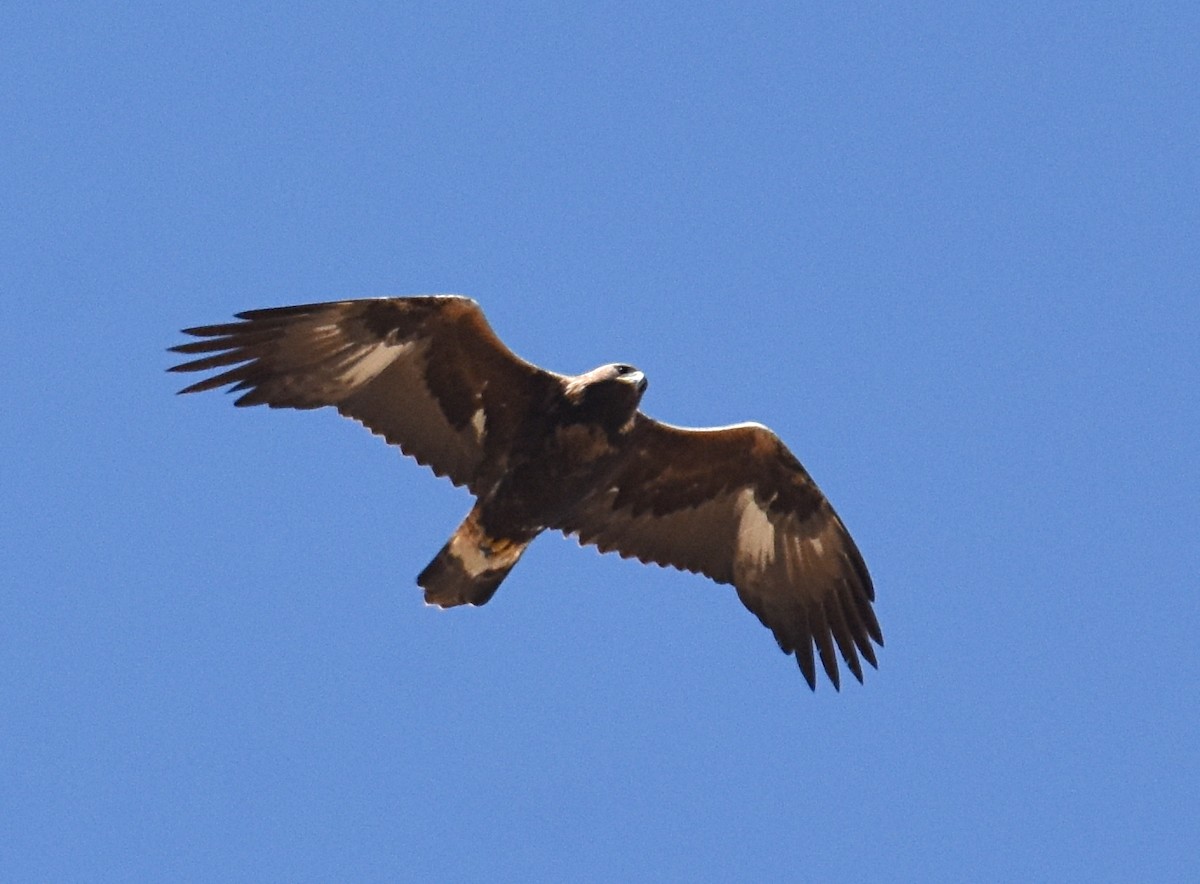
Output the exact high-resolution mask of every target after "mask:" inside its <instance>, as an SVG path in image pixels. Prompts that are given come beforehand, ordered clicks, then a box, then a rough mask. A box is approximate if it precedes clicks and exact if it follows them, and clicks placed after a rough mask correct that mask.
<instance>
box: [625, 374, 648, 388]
mask: <svg viewBox="0 0 1200 884" xmlns="http://www.w3.org/2000/svg"><path fill="white" fill-rule="evenodd" d="M621 380H623V381H624V382H625V383H627V384H633V385H634V386H635V387H637V391H638V392H639V393H645V392H646V387H648V386H649V385H650V382H649V381H648V380H646V375H645V373H644V372H640V371H631V372H630V373H629V374H626V375H622V376H621Z"/></svg>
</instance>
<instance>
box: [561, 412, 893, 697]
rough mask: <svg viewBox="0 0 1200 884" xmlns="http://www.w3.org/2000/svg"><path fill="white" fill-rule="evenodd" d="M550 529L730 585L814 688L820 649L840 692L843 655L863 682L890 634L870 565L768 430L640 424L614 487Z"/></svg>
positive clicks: (642, 420) (643, 421) (639, 421)
mask: <svg viewBox="0 0 1200 884" xmlns="http://www.w3.org/2000/svg"><path fill="white" fill-rule="evenodd" d="M553 527H555V528H558V529H559V530H562V531H563V532H564V533H567V534H575V535H578V537H579V540H580V542H581V543H590V544H595V545H596V546H597V547H599V548H600V550H601V551H603V552H608V551H615V552H617V553H619V554H620V555H622V556H624V557H636V558H638V559H640V560H641V561H643V562H654V563H657V564H659V565H670V566H673V567H676V568H680V569H683V570H688V571H696V572H699V573H701V574H705V575H707V576H709V577H711V578H712V579H713V580H716V581H717V582H718V583H732V584H733V585H734V587H735V588H736V589H737V593H738V596H739V597H740V598H741V600H742V602H743V603H744V604H745V605H746V607H747V608H749V609H750V610H751V611H752V612H754V614H756V615H757V616H758V618H759V620H761V621H762V623H763V625H765V626H766V627H767V628H768V629H770V630H771V631H772V632H773V633H774V635H775V639H776V641H778V642H779V646H780V647H781V648H782V649H783V650H784V652H785V653H789V654H793V653H794V654H795V655H796V662H797V663H798V664H799V666H800V669H801V671H802V672H803V673H804V677H805V679H806V680H807V681H808V684H809V686H810V687H815V685H816V667H815V664H814V658H813V646H814V644H815V645H816V649H817V652H818V654H819V656H820V658H821V663H822V664H823V666H824V668H825V672H826V673H827V674H828V676H829V679H830V681H831V682H833V685H834V687H838V686H839V684H840V681H839V675H838V665H837V659H836V654H835V650H834V646H835V643H836V647H837V650H838V651H840V652H841V657H842V659H843V660H845V662H846V665H847V666H848V667H849V668H850V671H851V672H853V673H854V676H855V677H856V678H857V679H858V680H859V681H862V666H861V664H860V663H859V655H860V654H861V655H862V657H863V658H865V659H866V660H867V662H868V663H870V664H871V665H872V666H875V665H876V660H875V650H874V648H873V647H872V645H871V642H872V641H874V642H875V643H876V644H879V645H882V644H883V636H882V633H881V632H880V629H879V624H878V622H877V621H876V619H875V613H874V611H873V610H872V608H871V602H872V601H874V598H875V592H874V589H873V587H872V584H871V577H870V575H869V574H868V573H867V568H866V565H865V564H864V563H863V560H862V556H861V555H860V554H859V552H858V549H857V547H855V545H854V541H853V540H851V538H850V535H849V533H848V532H847V531H846V528H845V526H844V525H843V524H842V521H841V519H839V518H838V516H837V514H836V513H835V512H834V511H833V508H832V507H831V506H830V505H829V501H828V500H826V499H825V496H824V495H823V494H822V493H821V491H820V489H818V488H817V486H816V484H815V483H814V482H813V480H812V479H811V478H810V477H809V475H808V473H807V472H806V471H805V469H804V467H802V466H801V465H800V463H799V461H797V460H796V458H795V457H794V456H793V455H792V453H791V452H790V451H788V449H787V448H786V447H785V446H784V444H783V443H782V442H781V441H780V440H779V437H777V436H776V435H775V434H774V433H772V432H771V431H770V430H769V429H767V428H766V427H764V426H761V425H759V424H739V425H736V426H731V427H719V428H714V429H707V430H695V429H685V428H682V427H673V426H670V425H669V424H663V423H660V422H658V421H655V420H652V419H650V418H647V417H645V416H644V415H641V414H639V415H638V419H637V424H636V425H635V426H634V427H633V429H632V430H630V437H629V446H628V449H627V455H626V459H625V461H624V462H623V463H622V465H621V467H620V469H619V470H618V472H617V475H616V477H615V479H614V480H613V481H611V482H609V483H607V487H605V488H602V489H598V490H597V491H596V492H595V493H593V494H592V495H590V496H589V497H587V498H586V499H585V500H584V501H583V502H582V503H581V504H580V505H579V506H578V507H577V508H576V509H575V510H574V511H573V512H572V513H570V514H569V515H568V516H567V517H566V518H564V519H563V520H562V522H561V524H557V525H554V526H553Z"/></svg>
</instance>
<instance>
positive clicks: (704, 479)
mask: <svg viewBox="0 0 1200 884" xmlns="http://www.w3.org/2000/svg"><path fill="white" fill-rule="evenodd" d="M237 319H238V320H239V321H237V322H233V323H227V324H223V325H212V326H202V327H197V328H191V329H186V330H185V333H186V334H189V335H191V336H193V337H194V338H196V340H193V341H190V342H188V343H185V344H180V345H178V346H176V347H173V348H172V350H173V351H174V352H178V353H183V354H186V355H188V356H189V357H191V359H190V361H187V362H184V363H183V364H180V365H176V366H174V367H172V368H171V369H170V370H171V371H214V370H215V371H216V373H215V374H213V375H211V376H209V377H206V378H204V379H202V380H200V381H198V382H197V383H194V384H192V385H191V386H188V387H186V388H185V389H184V390H182V391H180V392H183V393H192V392H199V391H202V390H209V389H215V388H219V387H226V386H227V387H229V388H230V390H231V391H233V392H237V393H240V394H241V395H240V396H239V398H238V399H237V401H236V404H237V405H239V406H249V405H268V406H270V407H273V408H299V409H311V408H319V407H323V406H333V407H334V408H336V409H337V410H338V411H339V412H341V413H342V414H343V415H345V416H347V417H350V418H352V419H354V420H356V421H358V422H359V423H362V424H363V425H364V426H366V427H367V428H368V429H369V430H371V431H372V432H373V433H376V434H377V435H380V436H382V437H383V438H384V439H385V440H386V441H387V442H389V443H391V444H394V445H396V446H398V447H399V448H400V449H401V450H402V451H403V452H404V453H406V454H408V455H410V456H412V457H413V458H415V459H416V460H417V461H418V462H419V463H422V464H424V465H426V466H428V467H430V468H431V469H432V470H433V471H434V472H435V473H436V474H438V475H440V476H444V477H446V478H449V479H450V480H451V481H452V482H453V483H454V484H456V485H465V486H466V487H467V488H468V490H469V491H470V492H471V493H472V495H473V496H474V498H475V503H474V506H473V507H472V509H471V511H470V512H469V513H468V514H467V516H466V518H465V519H464V521H463V522H462V524H461V525H460V526H459V527H458V529H457V530H456V531H455V532H454V534H453V535H451V537H450V539H449V540H448V541H447V543H446V544H445V546H443V547H442V549H441V550H440V551H439V552H438V554H437V555H436V556H435V557H434V559H433V560H432V561H431V562H430V563H429V565H428V566H427V567H426V568H425V569H424V570H423V571H422V572H421V573H420V575H419V576H418V578H417V583H418V584H419V585H420V586H421V587H422V588H423V589H424V591H425V598H426V601H427V602H429V603H431V604H435V605H439V606H442V607H450V606H454V605H462V604H472V605H482V604H484V603H486V602H487V601H488V600H489V599H490V598H491V597H492V595H493V594H494V593H495V592H496V590H497V588H498V587H499V586H500V584H501V583H502V582H503V580H504V578H505V577H506V576H507V575H508V573H509V572H510V571H511V570H512V568H513V567H514V566H515V565H516V563H517V562H518V561H519V559H520V557H521V555H522V554H523V553H524V551H525V550H526V549H527V548H528V546H529V544H530V543H532V542H533V540H534V539H535V538H536V537H537V536H538V535H539V534H540V533H542V532H544V531H547V530H557V531H561V532H563V533H564V534H567V535H571V536H575V537H577V538H578V539H579V541H580V542H581V543H584V544H593V545H595V546H597V547H598V548H599V549H600V550H601V551H604V552H607V551H615V552H617V553H618V554H620V555H621V556H623V557H633V558H637V559H639V560H641V561H643V562H648V563H651V562H652V563H656V564H659V565H664V566H673V567H676V568H679V569H681V570H687V571H694V572H697V573H701V574H704V575H706V576H708V577H710V578H712V579H713V580H715V581H716V582H718V583H727V584H732V585H733V586H734V587H735V589H736V590H737V593H738V596H739V597H740V598H741V600H742V602H743V603H744V604H745V605H746V607H747V608H749V609H750V610H751V611H752V612H753V613H754V614H755V615H756V616H757V617H758V618H759V620H760V621H762V623H763V624H764V625H766V626H767V627H768V628H769V629H770V630H771V631H772V632H773V634H774V635H775V638H776V641H777V642H778V644H779V646H780V647H781V648H782V649H783V650H784V652H786V653H789V654H795V657H796V661H797V663H798V664H799V667H800V669H801V671H802V673H803V674H804V677H805V679H806V681H807V682H808V684H809V685H810V687H815V684H816V664H815V660H816V659H819V660H820V662H821V665H822V667H823V668H824V670H825V672H826V674H827V676H828V677H829V679H830V681H831V682H832V683H833V685H834V686H835V687H838V686H839V685H840V678H839V670H838V662H837V660H838V657H839V656H840V657H841V659H842V661H843V662H844V663H845V664H846V665H847V666H848V668H849V669H850V671H851V672H852V673H853V674H854V675H855V677H856V678H857V679H858V680H859V681H861V680H862V666H861V662H860V658H861V659H865V660H866V661H867V662H868V663H870V664H871V665H872V666H874V665H876V658H875V650H874V647H873V644H872V643H874V644H875V645H882V644H883V637H882V633H881V632H880V629H879V625H878V622H877V621H876V619H875V614H874V610H873V608H872V602H873V601H874V589H873V586H872V583H871V578H870V576H869V574H868V572H867V569H866V565H865V564H864V563H863V560H862V556H861V555H860V554H859V551H858V549H857V547H856V546H855V545H854V542H853V540H852V539H851V538H850V535H849V533H848V532H847V531H846V529H845V526H844V525H843V524H842V522H841V520H840V519H839V518H838V516H837V514H836V513H835V512H834V511H833V508H832V507H831V506H830V505H829V502H828V501H827V500H826V499H825V497H824V495H823V494H822V493H821V492H820V490H819V489H818V488H817V486H816V484H815V483H814V482H813V480H812V479H811V477H810V476H809V475H808V473H807V472H806V471H805V469H804V467H803V466H801V464H800V462H799V461H798V460H797V459H796V458H795V457H794V456H793V455H792V454H791V452H790V451H788V449H787V448H786V446H784V444H783V443H782V442H781V441H780V440H779V438H778V437H777V436H776V435H775V434H774V433H772V432H771V431H770V430H769V429H767V428H766V427H764V426H762V425H761V424H736V425H732V426H728V427H716V428H711V429H688V428H683V427H675V426H672V425H670V424H665V423H662V422H660V421H656V420H654V419H653V418H650V417H647V416H646V415H645V414H644V413H642V412H641V411H640V410H639V405H640V403H641V400H642V395H643V393H644V392H645V390H646V386H647V384H646V378H645V376H644V374H643V373H642V372H640V371H638V370H637V369H635V368H633V367H632V366H629V365H625V364H621V363H614V364H610V365H604V366H600V367H599V368H596V369H594V370H592V371H590V372H587V373H586V374H582V375H577V376H569V375H562V374H557V373H555V372H551V371H547V370H545V369H542V368H539V367H537V366H535V365H532V364H531V363H528V362H526V361H524V360H522V359H521V358H519V357H518V356H516V355H515V354H513V353H512V351H510V350H509V349H508V348H507V347H506V346H505V345H504V344H503V342H501V341H500V339H499V338H498V337H497V336H496V335H495V333H494V332H493V331H492V330H491V328H490V327H489V326H488V324H487V321H486V320H485V319H484V316H483V312H482V311H481V310H480V309H479V307H478V305H477V304H476V303H475V302H474V301H472V300H470V299H468V298H463V297H459V296H454V295H439V296H425V297H406V298H379V299H371V300H358V301H335V302H328V303H321V304H307V305H301V306H296V307H280V308H273V309H266V310H253V311H249V312H246V313H240V314H238V316H237ZM814 652H815V655H814Z"/></svg>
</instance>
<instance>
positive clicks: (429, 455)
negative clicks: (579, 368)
mask: <svg viewBox="0 0 1200 884" xmlns="http://www.w3.org/2000/svg"><path fill="white" fill-rule="evenodd" d="M238 319H239V320H240V321H239V322H232V323H227V324H225V325H210V326H202V327H199V328H190V329H185V331H186V333H187V334H189V335H192V336H194V337H196V338H198V339H199V340H196V341H191V342H189V343H186V344H180V345H179V346H176V347H172V348H171V349H172V350H173V351H174V352H176V353H183V354H186V355H188V356H190V357H193V358H192V360H191V361H190V362H184V363H183V364H181V365H176V366H174V367H172V368H171V369H170V371H188V372H190V371H213V370H217V371H218V373H217V374H215V375H213V376H211V377H207V378H204V379H202V380H200V381H197V382H196V383H194V384H192V385H191V386H189V387H187V388H185V389H183V390H181V391H180V392H182V393H194V392H199V391H201V390H212V389H216V388H218V387H225V386H228V387H230V388H231V392H236V393H240V394H241V395H240V396H239V398H238V400H237V403H236V404H238V405H269V406H271V407H272V408H301V409H304V408H320V407H321V406H324V405H332V406H334V407H336V408H337V410H338V411H340V412H341V413H342V414H344V415H345V416H346V417H349V418H353V419H354V420H356V421H359V422H360V423H362V424H363V425H365V426H366V427H367V428H368V429H369V430H371V431H372V432H374V433H376V434H378V435H380V436H383V437H384V439H386V440H387V441H388V442H390V443H392V444H393V445H397V446H399V447H400V449H401V450H402V451H404V453H405V454H408V455H410V456H411V457H414V458H416V460H417V461H418V462H420V463H422V464H425V465H427V466H429V467H430V468H431V469H433V471H434V472H435V473H437V474H438V475H439V476H446V477H448V478H449V479H450V480H451V481H452V482H454V484H456V485H466V486H467V487H468V488H470V489H471V491H472V492H474V493H476V494H478V493H480V492H481V490H483V489H485V488H487V487H488V486H489V484H490V483H491V482H494V481H495V478H496V477H497V476H499V475H501V474H502V473H503V470H504V467H505V463H504V458H505V457H506V455H507V452H508V449H509V446H510V444H511V441H512V436H513V434H514V433H515V432H516V430H517V427H518V426H519V425H520V422H521V420H522V419H523V417H524V415H525V414H526V413H527V412H528V411H530V410H531V409H534V408H536V407H538V404H539V403H540V402H541V400H542V399H543V398H544V396H545V395H546V391H547V390H550V389H553V388H556V387H557V386H558V385H559V384H560V382H561V378H560V377H559V376H557V375H554V374H552V373H551V372H547V371H544V370H543V369H540V368H538V367H537V366H535V365H532V364H530V363H528V362H526V361H525V360H523V359H521V358H519V357H518V356H516V355H515V354H514V353H513V352H512V351H511V350H509V349H508V347H506V346H505V345H504V343H503V342H502V341H501V340H500V339H499V338H498V337H497V336H496V333H495V332H493V331H492V329H491V327H490V326H489V325H488V323H487V320H486V319H485V318H484V316H483V311H482V310H480V309H479V305H478V304H476V303H475V302H474V301H472V300H471V299H469V298H463V297H458V296H456V295H438V296H431V297H413V298H375V299H368V300H359V301H331V302H328V303H324V304H304V305H300V306H296V307H276V308H271V309H267V310H251V311H248V312H246V313H239V314H238ZM197 357H198V358H197Z"/></svg>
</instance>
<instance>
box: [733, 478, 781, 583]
mask: <svg viewBox="0 0 1200 884" xmlns="http://www.w3.org/2000/svg"><path fill="white" fill-rule="evenodd" d="M737 506H738V510H739V513H740V515H739V516H738V530H737V557H738V562H739V565H740V566H741V567H742V568H745V567H749V568H753V569H754V570H755V571H759V572H762V571H765V570H766V569H767V568H768V566H770V564H771V562H772V561H774V559H775V526H774V525H773V524H771V519H770V517H769V516H768V515H767V513H766V510H764V509H763V508H762V507H761V506H759V503H758V501H757V500H756V499H755V497H754V489H753V488H745V489H743V490H742V492H741V493H740V494H738V503H737Z"/></svg>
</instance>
